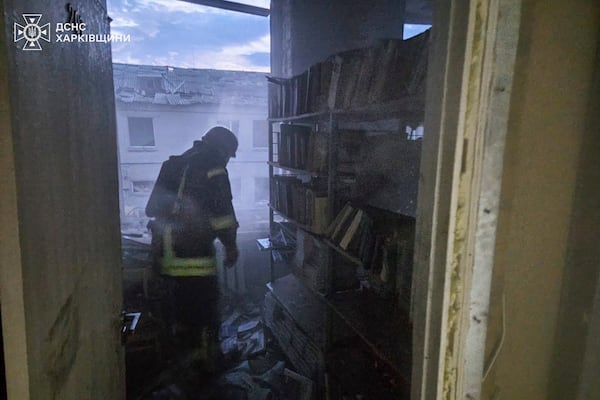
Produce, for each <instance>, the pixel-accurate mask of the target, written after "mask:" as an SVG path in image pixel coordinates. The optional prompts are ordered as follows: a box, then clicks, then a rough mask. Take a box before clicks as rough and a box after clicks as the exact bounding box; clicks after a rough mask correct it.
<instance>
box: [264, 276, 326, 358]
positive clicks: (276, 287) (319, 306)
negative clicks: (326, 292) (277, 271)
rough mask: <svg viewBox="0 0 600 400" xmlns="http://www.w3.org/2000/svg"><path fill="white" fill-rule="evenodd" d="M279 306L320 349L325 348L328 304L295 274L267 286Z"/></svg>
mask: <svg viewBox="0 0 600 400" xmlns="http://www.w3.org/2000/svg"><path fill="white" fill-rule="evenodd" d="M267 288H268V289H269V291H270V292H271V293H272V294H273V297H274V298H275V299H276V300H277V302H278V303H279V304H281V306H282V307H283V308H284V309H285V310H286V311H287V312H288V313H289V314H290V315H291V316H292V318H293V319H294V321H295V323H296V325H297V326H298V328H299V329H300V330H301V331H302V332H303V333H304V334H305V335H306V336H307V337H309V338H310V339H311V340H312V341H313V342H314V343H315V345H317V347H319V348H324V346H325V329H324V327H325V326H326V318H327V313H326V312H325V311H326V304H325V303H324V302H323V301H321V299H319V298H318V297H317V296H316V295H315V294H314V293H313V292H312V291H311V290H310V289H308V288H307V287H306V286H305V285H304V284H303V283H302V282H301V281H300V280H299V279H298V278H297V277H295V276H294V275H293V274H289V275H286V276H284V277H282V278H279V279H277V280H275V281H274V282H270V283H268V284H267Z"/></svg>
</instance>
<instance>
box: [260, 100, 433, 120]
mask: <svg viewBox="0 0 600 400" xmlns="http://www.w3.org/2000/svg"><path fill="white" fill-rule="evenodd" d="M329 114H331V115H332V116H335V118H336V120H361V121H366V120H371V121H373V120H378V119H407V120H410V121H415V122H422V120H423V118H424V103H423V99H422V98H420V97H406V98H403V99H399V100H394V101H390V102H387V103H380V104H370V105H366V106H363V107H356V108H352V109H347V110H342V109H334V110H324V111H320V112H314V113H308V114H301V115H294V116H289V117H278V118H269V121H270V122H292V121H302V120H315V119H319V118H323V117H324V116H328V115H329Z"/></svg>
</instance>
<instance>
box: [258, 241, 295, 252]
mask: <svg viewBox="0 0 600 400" xmlns="http://www.w3.org/2000/svg"><path fill="white" fill-rule="evenodd" d="M256 245H257V246H258V250H260V251H281V252H284V251H295V249H294V248H293V247H291V246H278V245H273V242H272V241H271V239H270V238H261V239H256Z"/></svg>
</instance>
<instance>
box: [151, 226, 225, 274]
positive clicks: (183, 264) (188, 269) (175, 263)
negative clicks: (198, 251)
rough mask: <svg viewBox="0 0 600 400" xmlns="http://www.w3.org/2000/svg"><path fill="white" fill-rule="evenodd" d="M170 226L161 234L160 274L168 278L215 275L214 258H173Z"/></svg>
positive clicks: (215, 262) (215, 263)
mask: <svg viewBox="0 0 600 400" xmlns="http://www.w3.org/2000/svg"><path fill="white" fill-rule="evenodd" d="M171 231H172V226H171V225H167V226H166V227H165V231H164V234H163V254H164V257H163V258H162V259H161V260H160V265H161V268H160V272H161V274H163V275H169V276H209V275H216V273H217V268H216V265H217V261H216V259H215V257H194V258H181V257H175V254H174V253H173V238H172V232H171Z"/></svg>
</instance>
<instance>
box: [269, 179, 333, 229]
mask: <svg viewBox="0 0 600 400" xmlns="http://www.w3.org/2000/svg"><path fill="white" fill-rule="evenodd" d="M270 198H271V207H273V208H275V209H276V210H277V211H279V212H280V213H282V214H283V215H284V216H286V217H288V218H290V219H293V220H294V221H296V222H297V223H299V224H301V225H304V226H306V227H307V228H308V229H310V230H311V231H312V232H314V233H317V234H322V233H323V232H324V231H325V229H326V227H327V223H328V218H327V194H326V191H324V190H322V189H321V188H320V187H318V186H317V185H308V184H303V183H302V182H301V181H300V180H299V179H297V178H296V177H295V176H291V175H274V176H273V181H272V184H271V197H270Z"/></svg>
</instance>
